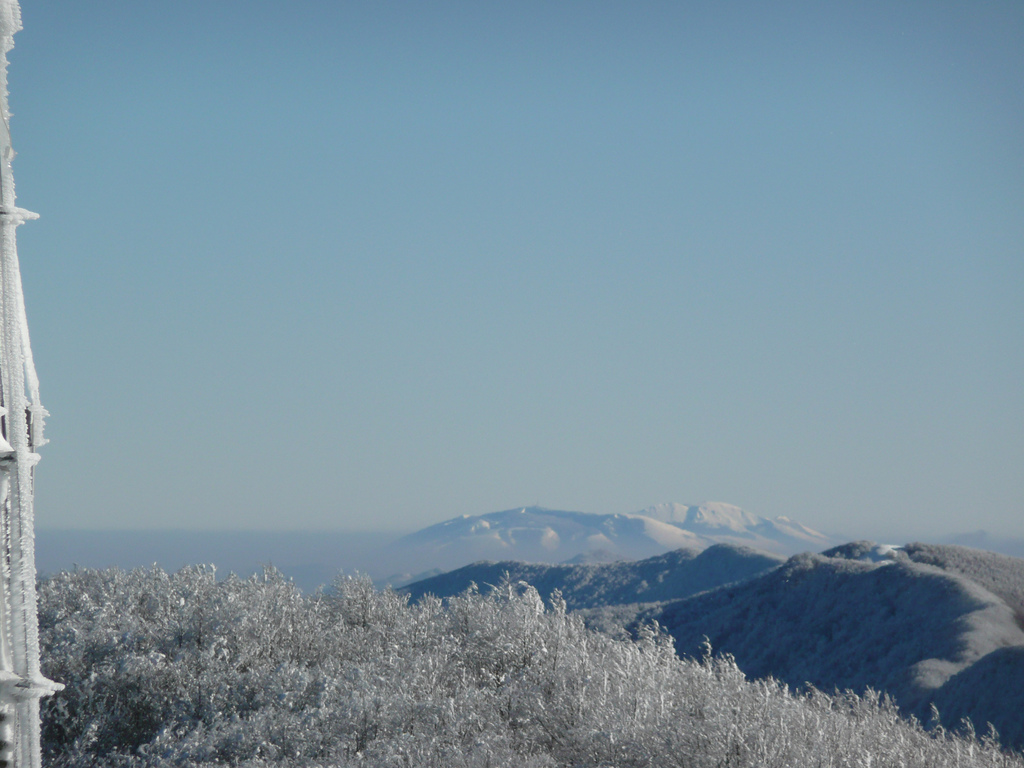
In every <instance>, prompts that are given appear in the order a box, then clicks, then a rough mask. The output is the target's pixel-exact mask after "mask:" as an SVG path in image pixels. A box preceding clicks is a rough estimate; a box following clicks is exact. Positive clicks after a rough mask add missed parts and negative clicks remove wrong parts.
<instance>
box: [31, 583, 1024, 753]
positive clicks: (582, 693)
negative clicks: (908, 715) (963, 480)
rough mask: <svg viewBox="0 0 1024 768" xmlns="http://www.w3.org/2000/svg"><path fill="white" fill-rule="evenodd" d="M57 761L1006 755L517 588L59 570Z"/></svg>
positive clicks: (45, 618)
mask: <svg viewBox="0 0 1024 768" xmlns="http://www.w3.org/2000/svg"><path fill="white" fill-rule="evenodd" d="M39 594H40V617H41V618H40V623H41V627H40V630H41V636H42V639H43V659H44V663H45V669H44V673H45V674H47V675H48V676H50V677H52V678H53V679H56V680H59V681H61V682H64V683H66V684H67V689H66V690H65V691H64V692H62V693H61V694H59V695H58V696H56V697H54V698H53V699H51V700H48V701H47V702H46V703H45V705H44V723H43V725H44V749H45V750H46V756H47V759H48V764H50V765H57V766H86V765H89V766H115V765H116V766H170V765H181V766H185V765H189V766H191V765H204V764H207V765H212V764H227V765H251V766H271V765H275V766H299V765H302V766H305V765H314V766H315V765H320V766H349V765H362V766H366V765H370V766H438V767H439V768H440V766H454V767H456V768H458V767H462V766H465V767H466V768H470V767H476V766H479V767H480V768H482V767H483V766H523V767H524V768H545V767H548V766H580V767H582V766H595V767H596V766H613V765H614V766H692V767H694V768H700V767H701V766H709V767H710V766H725V765H729V766H780V767H781V766H796V765H800V766H805V765H806V766H867V765H894V766H895V765H902V766H921V767H922V768H924V767H925V766H928V767H929V768H931V767H933V766H934V767H936V768H941V767H942V766H953V765H957V766H1008V767H1009V766H1014V767H1016V768H1021V767H1022V766H1024V762H1022V761H1020V760H1019V759H1018V758H1017V757H1014V756H1010V755H1006V754H1004V753H1002V752H1000V751H999V749H998V744H997V742H996V741H994V740H993V739H992V738H987V739H982V740H980V741H979V740H977V739H976V738H974V736H973V734H969V735H968V736H967V737H963V738H961V737H956V736H953V735H951V734H949V733H946V732H943V731H939V732H937V733H934V734H929V733H927V732H925V731H924V730H923V729H922V728H921V727H920V726H919V725H918V724H916V723H913V722H907V721H905V720H902V719H901V718H900V717H899V715H898V713H897V711H896V708H895V707H894V706H893V705H892V703H891V702H890V701H888V700H886V699H884V698H881V697H879V696H877V695H875V694H872V693H870V692H869V694H868V695H866V696H862V697H859V696H855V695H853V694H844V695H837V696H829V695H826V694H824V693H819V692H816V691H811V692H810V693H809V694H806V695H799V696H798V695H793V694H792V693H791V692H790V691H788V690H787V689H786V688H785V687H784V686H782V685H780V684H779V683H777V682H774V681H771V680H767V681H765V680H761V681H754V682H749V681H747V680H746V678H745V677H744V675H743V673H742V672H741V671H740V670H739V669H738V668H737V666H736V664H735V663H734V662H733V661H732V659H730V658H728V657H724V658H723V657H713V656H712V655H711V653H710V649H709V652H708V653H707V654H706V655H705V657H704V658H703V659H702V660H701V661H680V660H679V659H678V658H677V657H676V655H675V653H674V651H673V646H672V643H671V642H670V639H669V638H668V637H667V636H666V635H665V634H664V633H663V632H661V631H660V630H659V629H658V628H657V627H656V626H648V627H645V628H643V629H642V630H641V631H640V633H639V637H637V638H636V639H635V640H632V641H629V640H619V639H614V638H611V637H609V636H606V635H602V634H599V633H596V632H594V631H591V630H588V629H586V628H585V627H584V625H583V622H582V620H581V619H580V618H579V617H578V616H576V615H574V614H571V613H568V612H567V611H566V607H565V603H564V601H562V600H561V599H560V598H559V596H558V595H557V594H556V595H555V596H554V597H553V599H552V604H551V605H550V606H545V604H544V603H543V601H542V600H541V598H540V596H539V595H538V594H537V591H536V590H535V589H533V588H532V587H530V586H528V585H526V584H524V583H521V582H520V583H512V582H508V581H506V583H503V584H502V585H500V587H499V588H498V589H495V590H493V591H492V592H491V593H490V594H488V595H487V596H481V595H480V594H478V593H477V592H476V591H475V590H472V589H471V590H470V591H468V592H466V593H465V594H463V595H460V596H458V597H455V598H452V599H450V600H449V601H447V603H444V604H443V603H442V602H441V601H439V600H437V599H434V598H430V597H426V598H424V599H423V600H421V601H420V602H419V603H417V604H415V605H409V604H407V601H406V599H405V598H404V597H402V596H399V595H397V594H395V593H394V592H391V591H383V592H381V591H378V590H376V589H374V588H373V586H372V584H371V583H370V582H369V580H367V579H362V578H351V577H340V578H339V579H337V580H336V581H335V583H334V584H333V586H332V588H331V589H330V590H329V591H327V592H326V593H317V594H314V595H310V596H303V595H301V594H300V593H299V592H298V591H297V590H296V589H295V588H294V587H293V586H292V584H291V583H290V582H288V581H287V580H286V579H284V578H283V577H282V576H281V575H280V574H279V573H277V572H276V571H273V570H268V571H267V572H266V573H265V574H264V575H263V576H261V577H253V578H250V579H246V580H242V579H238V578H234V577H231V578H229V579H227V580H225V581H221V582H217V581H216V580H215V579H214V573H213V571H212V569H204V568H189V569H185V570H182V571H180V572H178V573H176V574H173V575H171V574H167V573H164V572H163V571H160V570H158V569H154V570H139V571H133V572H131V573H125V572H122V571H117V570H108V571H88V570H84V571H77V572H75V573H63V574H59V575H57V576H55V577H53V578H51V579H49V580H47V581H44V582H43V583H41V584H40V588H39Z"/></svg>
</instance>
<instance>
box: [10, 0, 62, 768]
mask: <svg viewBox="0 0 1024 768" xmlns="http://www.w3.org/2000/svg"><path fill="white" fill-rule="evenodd" d="M19 29H21V9H20V8H19V7H18V3H17V2H16V0H0V117H2V118H3V120H2V121H0V122H2V125H0V715H2V717H3V721H2V724H0V740H2V742H3V746H2V747H0V765H12V764H13V765H14V766H17V768H35V767H36V766H39V765H40V763H41V758H40V753H39V699H40V698H41V697H43V696H48V695H49V694H51V693H53V692H54V691H56V690H59V689H60V688H61V686H60V685H58V684H56V683H53V682H51V681H50V680H47V679H46V678H44V677H43V676H42V675H41V674H40V672H39V625H38V622H37V619H36V567H35V544H34V532H33V519H32V518H33V513H32V496H33V490H34V479H33V468H34V467H35V465H36V462H38V461H39V455H38V454H37V453H35V449H36V448H38V447H39V446H41V445H42V444H43V443H45V442H46V441H45V439H44V438H43V419H44V418H45V417H46V415H47V413H46V409H45V408H43V406H42V405H41V404H40V402H39V380H38V378H37V377H36V371H35V364H34V363H33V362H32V350H31V348H30V346H29V338H28V323H27V321H26V317H25V299H24V296H23V294H22V290H21V271H20V269H19V267H18V251H17V247H16V244H15V238H14V231H15V229H16V228H17V226H18V225H19V224H21V223H22V222H24V221H26V220H28V219H34V218H37V216H36V214H34V213H31V212H29V211H26V210H23V209H21V208H17V207H15V205H14V177H13V176H12V174H11V159H12V158H13V157H14V150H13V148H12V147H11V133H10V128H9V126H10V114H9V112H8V108H7V52H8V51H9V50H10V49H11V48H12V47H13V46H14V39H13V38H14V33H15V32H17V31H18V30H19Z"/></svg>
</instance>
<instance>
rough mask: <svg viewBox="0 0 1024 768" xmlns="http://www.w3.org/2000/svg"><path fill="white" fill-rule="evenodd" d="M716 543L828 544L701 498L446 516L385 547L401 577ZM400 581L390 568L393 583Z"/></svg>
mask: <svg viewBox="0 0 1024 768" xmlns="http://www.w3.org/2000/svg"><path fill="white" fill-rule="evenodd" d="M722 543H726V544H736V545H742V546H748V547H753V548H755V549H760V550H764V551H766V552H772V553H775V554H781V555H791V554H795V553H796V552H804V551H807V550H814V551H820V550H821V549H824V548H826V547H828V546H831V545H833V544H835V543H836V542H834V541H832V540H831V539H829V538H828V537H827V536H825V535H824V534H821V533H818V532H817V531H814V530H812V529H810V528H808V527H806V526H804V525H801V524H800V523H797V522H794V521H792V520H790V519H788V518H786V517H777V518H774V519H768V518H764V517H761V516H759V515H754V514H751V513H750V512H746V511H744V510H742V509H740V508H739V507H735V506H733V505H731V504H724V503H721V502H708V503H706V504H701V505H699V506H686V505H683V504H659V505H657V506H653V507H648V508H647V509H645V510H642V511H641V512H638V513H635V514H612V515H599V514H592V513H587V512H568V511H564V510H557V509H546V508H544V507H519V508H517V509H509V510H505V511H503V512H492V513H490V514H485V515H465V516H463V517H457V518H454V519H452V520H447V521H445V522H443V523H438V524H437V525H432V526H430V527H428V528H424V529H422V530H420V531H417V532H416V533H412V534H410V535H408V536H404V537H402V538H401V539H399V540H398V541H396V542H394V543H393V544H392V545H391V546H390V548H389V549H390V551H391V552H392V553H395V554H400V555H401V556H402V559H403V562H405V563H406V567H407V568H408V574H407V575H406V576H405V577H404V578H405V579H408V578H410V577H411V576H412V574H414V573H416V572H417V570H419V571H427V570H429V569H436V570H439V571H447V570H452V569H454V568H458V567H460V566H463V565H467V564H469V563H473V562H476V561H481V560H517V561H521V562H534V563H564V562H567V561H576V562H580V561H583V562H586V561H592V560H604V561H607V560H610V559H620V560H635V559H639V558H646V557H652V556H654V555H659V554H662V553H664V552H666V551H669V550H679V549H682V550H685V551H688V552H691V553H693V554H694V555H695V554H697V553H698V552H701V551H703V550H705V549H707V548H708V547H710V546H713V545H715V544H722ZM402 581H403V576H402V575H401V574H398V575H396V577H395V579H394V580H393V583H401V582H402Z"/></svg>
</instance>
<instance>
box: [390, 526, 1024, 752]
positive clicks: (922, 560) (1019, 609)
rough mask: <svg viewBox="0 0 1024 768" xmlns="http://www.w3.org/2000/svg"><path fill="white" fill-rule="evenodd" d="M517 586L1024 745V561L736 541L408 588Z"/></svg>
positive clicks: (609, 619)
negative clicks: (776, 551)
mask: <svg viewBox="0 0 1024 768" xmlns="http://www.w3.org/2000/svg"><path fill="white" fill-rule="evenodd" d="M505 577H507V578H510V579H512V580H523V581H526V582H528V583H530V584H532V585H534V586H536V587H537V588H538V590H539V591H540V592H541V594H542V595H544V596H545V597H547V596H548V595H550V594H551V593H552V592H553V591H554V590H555V589H558V590H559V591H561V593H562V595H563V597H564V598H565V600H566V603H567V605H568V607H570V608H578V609H582V612H583V614H584V616H585V617H586V619H587V621H588V622H589V623H590V624H591V625H592V626H595V627H597V628H600V629H603V630H605V631H611V632H620V633H621V632H623V631H635V630H636V628H637V626H638V625H639V623H640V622H643V621H657V622H658V623H659V624H660V625H661V626H662V627H663V628H664V629H665V630H666V631H668V632H669V634H670V635H671V636H672V637H673V639H674V640H675V643H676V648H677V650H678V651H679V653H680V654H682V655H690V656H699V655H700V654H702V653H703V645H704V643H705V642H706V641H710V643H711V647H712V648H713V649H714V651H716V652H721V653H729V654H732V655H733V656H734V657H735V658H736V661H737V662H738V663H739V666H740V668H741V669H743V670H744V672H746V673H747V674H748V675H749V676H751V677H768V676H771V677H774V678H776V679H778V680H781V681H782V682H785V683H787V684H789V685H791V686H795V687H800V686H804V685H807V684H811V685H814V686H815V687H817V688H819V689H822V690H825V691H828V692H831V691H832V690H834V689H837V688H838V689H840V690H843V689H847V688H849V689H853V690H855V691H857V692H858V693H860V692H863V691H864V690H865V689H866V688H869V687H870V688H872V689H874V690H876V691H880V692H883V693H887V694H889V695H891V696H893V697H894V698H895V700H896V701H897V703H898V704H899V705H900V707H901V709H902V710H903V711H904V712H905V713H907V714H914V715H916V716H917V717H918V718H919V719H921V720H923V721H925V722H927V721H928V720H929V717H930V711H929V708H930V706H931V705H932V704H934V705H936V706H937V707H938V709H939V712H940V715H941V717H942V722H943V724H944V725H946V726H947V727H956V726H957V725H958V723H959V721H960V719H961V718H962V717H969V718H970V719H971V720H972V721H973V722H974V723H975V726H976V727H977V729H978V731H979V732H984V730H985V728H986V724H987V723H992V724H994V725H995V727H996V728H997V729H998V731H999V733H1000V734H1001V737H1002V741H1003V743H1004V744H1006V745H1009V746H1012V747H1014V748H1017V749H1019V748H1021V747H1024V721H1021V719H1020V717H1019V713H1020V712H1021V711H1024V560H1021V559H1018V558H1014V557H1009V556H1005V555H1000V554H995V553H991V552H983V551H980V550H974V549H969V548H966V547H959V546H951V545H926V544H908V545H906V546H904V547H892V546H889V545H878V544H874V543H873V542H853V543H850V544H845V545H842V546H839V547H834V548H832V549H829V550H827V551H825V552H824V553H822V554H811V553H804V554H800V555H796V556H794V557H792V558H790V559H789V560H787V561H784V562H783V561H782V558H780V557H777V556H772V555H770V554H767V553H763V552H756V551H754V550H751V549H749V548H743V547H737V546H736V545H732V544H719V545H715V546H712V547H710V548H708V549H707V550H705V551H704V552H703V553H700V554H696V555H695V554H694V553H693V552H692V550H680V551H677V552H672V553H668V554H664V555H660V556H658V557H654V558H649V559H646V560H642V561H638V562H629V563H626V562H620V563H611V564H590V565H572V566H567V565H560V566H543V565H537V564H522V563H489V564H483V563H481V564H476V565H472V566H468V567H465V568H461V569H459V570H457V571H454V572H452V573H449V574H445V575H444V576H439V577H435V578H432V579H429V580H426V581H423V582H419V583H416V584H412V585H410V586H408V587H407V588H405V590H404V591H407V592H408V593H409V594H410V595H411V596H412V597H413V599H418V598H419V597H420V596H422V595H423V594H425V593H428V592H429V593H432V594H436V595H438V596H446V595H451V594H457V593H459V592H461V591H462V590H464V589H466V588H467V587H468V586H469V585H470V583H475V584H476V585H477V586H478V587H479V588H481V589H488V588H489V585H491V584H496V583H499V581H500V580H501V579H502V578H505Z"/></svg>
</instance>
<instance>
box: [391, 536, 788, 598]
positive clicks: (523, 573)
mask: <svg viewBox="0 0 1024 768" xmlns="http://www.w3.org/2000/svg"><path fill="white" fill-rule="evenodd" d="M782 562H784V559H783V558H782V557H780V556H778V555H773V554H771V553H768V552H760V551H758V550H754V549H750V548H749V547H741V546H736V545H733V544H716V545H715V546H712V547H709V548H708V549H706V550H704V551H703V552H701V553H700V554H695V553H694V552H693V551H690V550H683V549H680V550H675V551H673V552H668V553H666V554H664V555H658V556H657V557H650V558H647V559H646V560H639V561H634V562H615V563H601V564H593V563H591V564H582V565H540V564H536V563H517V562H511V561H508V562H501V563H474V564H473V565H467V566H466V567H464V568H459V569H458V570H455V571H451V572H450V573H445V574H441V575H440V576H434V577H432V578H429V579H424V580H423V581H419V582H416V583H415V584H410V585H409V586H407V587H404V588H403V589H402V590H400V591H401V592H404V593H407V594H408V595H409V596H410V598H411V599H412V600H414V601H415V600H418V599H420V598H421V597H422V596H423V595H426V594H432V595H434V596H436V597H451V596H453V595H457V594H459V593H461V592H464V591H465V590H466V589H467V588H469V586H470V584H476V585H477V586H478V587H479V588H480V589H481V590H482V591H485V592H486V591H487V589H488V586H489V585H492V584H498V583H499V582H500V581H502V579H503V578H504V577H505V575H506V574H507V575H508V578H510V579H512V580H513V581H525V582H526V583H528V584H530V585H531V586H533V587H535V588H536V589H537V591H538V592H540V594H541V595H543V596H544V597H548V596H549V595H550V594H551V593H552V592H553V591H554V590H556V589H557V590H560V591H561V593H562V598H563V599H564V600H565V602H566V605H567V606H568V607H569V608H570V609H579V608H592V607H595V606H607V605H620V604H624V603H637V602H645V603H652V602H663V601H666V600H674V599H677V598H680V597H687V596H689V595H694V594H697V593H698V592H704V591H706V590H709V589H714V588H716V587H720V586H722V585H723V584H731V583H733V582H737V581H742V580H744V579H748V578H750V577H751V576H754V575H757V574H760V573H764V572H765V571H769V570H771V569H773V568H777V567H778V566H779V565H781V564H782Z"/></svg>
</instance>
